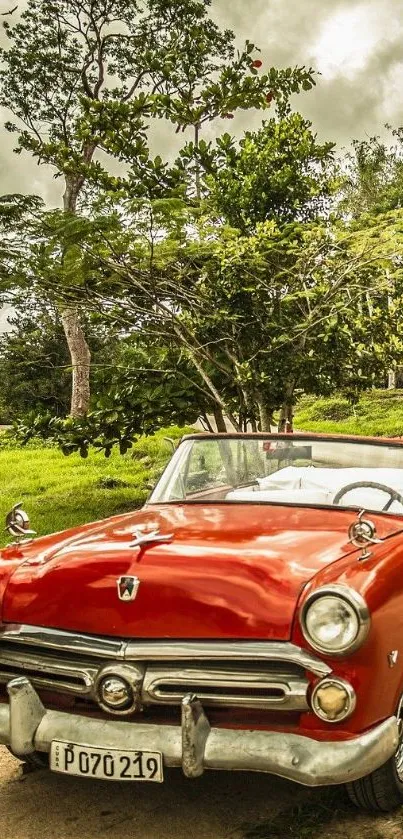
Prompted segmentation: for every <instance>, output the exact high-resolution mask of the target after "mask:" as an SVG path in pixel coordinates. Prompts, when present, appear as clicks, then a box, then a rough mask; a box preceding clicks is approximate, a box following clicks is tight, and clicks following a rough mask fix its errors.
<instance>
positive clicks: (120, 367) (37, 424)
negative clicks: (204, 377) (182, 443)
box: [15, 337, 211, 458]
mask: <svg viewBox="0 0 403 839" xmlns="http://www.w3.org/2000/svg"><path fill="white" fill-rule="evenodd" d="M112 350H114V352H113V356H112V355H110V357H109V364H107V365H102V364H100V366H99V368H97V370H96V373H95V376H96V379H95V391H96V392H97V393H98V394H99V396H98V397H97V398H94V405H93V408H92V410H90V412H89V413H88V414H87V416H86V417H80V418H72V417H68V418H67V419H66V418H64V417H58V416H56V415H55V412H54V411H52V412H48V413H45V412H42V413H41V414H39V415H38V414H37V413H36V412H35V411H34V412H32V413H31V414H26V415H25V416H22V417H21V418H20V419H17V421H16V423H15V434H16V436H17V438H18V439H19V440H21V441H22V442H23V443H27V442H28V441H29V440H31V439H32V438H35V437H40V438H42V439H44V440H47V441H50V442H52V443H55V444H57V445H59V446H60V448H61V449H62V451H63V453H64V454H65V455H70V454H72V453H74V452H79V454H80V455H81V457H83V458H87V457H88V454H89V448H90V446H94V447H95V448H96V449H98V450H99V451H102V452H104V454H105V456H106V457H110V456H111V453H112V450H113V448H114V447H115V446H116V447H118V449H119V451H120V454H122V455H124V454H126V453H127V452H128V451H129V450H131V449H132V447H133V443H135V442H136V438H137V436H139V435H142V434H152V433H154V432H155V431H156V430H158V429H159V428H161V427H164V426H165V425H167V424H168V423H174V424H176V425H180V426H183V425H185V424H191V423H194V422H196V421H197V418H198V417H199V415H200V414H203V413H206V412H207V411H208V408H209V407H211V401H210V400H209V395H208V394H207V395H206V394H205V393H204V392H203V389H202V387H201V384H200V383H199V384H197V382H194V381H193V380H192V378H191V374H192V372H193V371H192V370H191V369H189V364H188V363H186V359H181V357H180V355H179V354H178V352H175V351H174V350H169V348H167V347H158V346H152V345H147V344H146V343H145V342H144V341H143V342H142V341H141V339H139V338H138V337H137V338H132V339H129V338H128V339H126V340H124V341H122V342H121V344H120V345H118V346H116V347H115V348H113V347H111V351H112Z"/></svg>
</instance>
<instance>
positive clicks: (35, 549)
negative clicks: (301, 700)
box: [0, 435, 403, 740]
mask: <svg viewBox="0 0 403 839" xmlns="http://www.w3.org/2000/svg"><path fill="white" fill-rule="evenodd" d="M315 436H316V435H315ZM322 439H323V438H322ZM326 439H329V440H330V439H331V438H326ZM336 439H340V438H336ZM345 439H346V440H348V439H350V440H354V438H345ZM361 441H362V438H361ZM365 442H370V441H369V440H368V438H366V439H365ZM356 518H357V513H356V511H354V510H346V509H337V508H310V507H303V508H302V507H295V506H280V505H276V504H270V505H269V504H264V503H263V504H257V503H228V504H222V503H221V504H220V503H215V502H211V503H187V504H182V503H172V504H159V505H148V506H146V507H145V508H144V509H143V510H140V511H138V512H136V513H133V514H128V515H124V516H118V517H114V518H112V519H108V520H106V521H102V522H97V523H95V524H90V525H86V526H84V527H80V528H75V529H72V530H71V531H66V532H65V533H61V534H54V535H52V536H47V537H44V538H42V539H37V540H35V541H33V542H32V543H30V544H27V545H23V546H21V547H13V548H6V549H4V550H3V552H0V559H2V561H1V562H0V600H1V602H2V612H1V619H2V622H3V623H11V624H18V623H25V624H30V625H36V626H43V627H50V628H55V629H64V630H71V631H76V632H83V633H88V634H92V635H101V636H117V637H125V638H150V639H152V638H153V639H156V638H160V639H163V638H170V639H179V638H180V639H187V638H188V639H203V638H205V639H220V638H221V639H245V640H252V639H259V640H283V641H286V640H291V641H292V642H293V643H295V644H297V645H299V646H302V647H304V648H306V649H309V645H308V643H307V642H306V640H305V639H304V637H303V635H302V632H301V629H300V625H299V621H298V613H299V608H300V605H301V603H302V602H303V600H304V598H305V597H306V596H307V594H308V593H309V592H310V591H312V590H313V589H315V588H319V587H320V586H322V585H325V584H329V583H330V584H331V583H338V584H340V583H341V584H346V585H348V586H350V587H351V588H353V589H355V590H356V591H358V592H360V593H361V594H362V595H363V597H364V598H365V600H366V602H367V605H368V607H369V610H370V613H371V629H370V632H369V635H368V637H367V639H366V641H365V643H364V644H363V646H362V647H361V648H360V649H358V650H357V651H356V652H354V653H353V654H350V655H347V656H346V657H340V658H333V659H330V658H327V657H326V656H324V655H320V654H318V653H314V654H315V655H316V656H317V657H318V658H322V659H323V660H324V661H326V662H327V663H329V665H330V666H331V667H332V669H333V671H334V673H335V674H337V675H340V676H342V677H344V678H346V679H347V680H348V681H349V682H350V683H351V684H352V685H353V687H354V688H355V690H356V693H357V707H356V710H355V712H354V713H353V715H352V716H351V717H350V718H349V719H348V720H347V721H345V722H344V723H339V724H333V725H329V724H327V723H325V722H322V721H321V720H320V719H318V718H317V717H316V716H315V715H314V714H312V713H305V714H302V715H301V716H300V718H299V720H298V723H296V724H295V723H294V722H292V721H286V720H285V719H284V722H283V723H276V725H275V727H276V728H278V727H281V728H282V729H283V730H295V725H296V726H297V730H298V731H299V732H300V733H301V734H304V733H308V734H310V735H311V736H314V737H316V738H318V739H321V738H322V739H325V738H326V739H335V740H337V739H343V738H349V737H351V736H353V735H355V734H356V733H358V732H362V731H365V730H366V729H368V728H370V727H371V726H373V725H375V724H376V723H378V722H380V721H382V720H383V719H385V718H387V717H388V716H390V715H391V714H393V713H395V711H396V707H397V703H398V700H399V698H400V696H401V695H402V692H403V647H402V638H403V518H402V517H401V516H397V515H396V516H393V515H382V514H376V513H371V519H372V520H373V521H374V523H375V525H376V528H377V536H378V537H380V538H381V539H382V540H384V541H383V542H382V543H381V544H377V545H375V546H373V547H372V548H371V556H370V558H368V559H365V560H364V561H361V560H360V554H361V552H360V551H359V550H357V549H356V548H354V547H353V546H352V545H351V544H350V542H349V539H348V530H349V527H350V525H351V524H352V523H353V522H354V521H355V520H356ZM141 525H143V526H146V527H147V528H150V529H158V530H159V531H160V533H163V534H172V539H171V540H170V541H168V542H167V543H165V544H148V545H146V546H144V547H141V548H138V547H137V548H131V547H130V543H131V542H132V541H133V532H134V529H135V528H137V527H139V526H141ZM128 574H133V575H135V576H137V577H138V578H139V579H140V587H139V591H138V595H137V597H136V599H135V600H134V601H133V602H122V601H120V600H119V598H118V595H117V580H118V578H119V577H120V576H121V575H128ZM392 651H397V652H398V653H399V656H398V660H397V664H396V666H394V667H391V666H390V659H389V654H390V653H391V652H392ZM310 678H311V680H312V683H313V684H314V683H315V677H313V676H312V675H311V676H310ZM248 714H249V712H248V711H245V713H244V725H245V727H246V726H247V724H248ZM225 724H226V725H229V724H230V723H229V721H228V716H227V717H226V723H225ZM233 724H234V727H239V726H242V723H241V722H239V712H234V723H233ZM254 727H256V726H255V724H254ZM261 727H262V728H264V727H267V728H273V727H274V726H273V724H272V723H270V722H265V720H262V723H261Z"/></svg>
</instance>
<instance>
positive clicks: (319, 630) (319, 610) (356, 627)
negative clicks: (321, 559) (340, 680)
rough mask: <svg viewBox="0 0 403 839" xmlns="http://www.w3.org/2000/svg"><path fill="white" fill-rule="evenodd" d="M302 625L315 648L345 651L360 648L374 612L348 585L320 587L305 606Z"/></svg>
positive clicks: (336, 653)
mask: <svg viewBox="0 0 403 839" xmlns="http://www.w3.org/2000/svg"><path fill="white" fill-rule="evenodd" d="M300 620H301V628H302V632H303V633H304V637H305V638H306V640H307V641H308V643H309V644H310V646H311V647H313V649H314V650H318V652H321V653H327V654H328V655H344V654H345V653H351V652H353V651H354V650H356V649H358V647H360V646H361V644H362V643H363V642H364V640H365V638H366V637H367V635H368V631H369V627H370V616H369V611H368V607H367V604H366V603H365V600H364V598H363V597H361V595H360V594H358V592H356V591H354V589H350V588H348V587H347V586H342V585H332V586H324V587H323V588H320V589H317V590H316V591H314V592H312V594H310V595H309V597H307V599H306V601H305V603H304V604H303V606H302V610H301V616H300Z"/></svg>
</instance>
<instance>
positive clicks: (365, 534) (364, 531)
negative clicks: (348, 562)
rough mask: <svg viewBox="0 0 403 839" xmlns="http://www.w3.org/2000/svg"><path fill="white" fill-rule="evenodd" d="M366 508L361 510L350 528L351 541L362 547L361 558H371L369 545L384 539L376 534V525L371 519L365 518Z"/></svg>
mask: <svg viewBox="0 0 403 839" xmlns="http://www.w3.org/2000/svg"><path fill="white" fill-rule="evenodd" d="M363 516H365V510H361V512H360V513H359V515H358V519H357V521H354V522H353V523H352V524H351V525H350V527H349V530H348V536H349V542H350V543H351V544H352V545H354V547H355V548H362V554H361V556H360V559H369V557H370V556H371V552H370V551H369V550H368V546H369V545H379V544H380V543H381V542H382V539H378V538H377V535H376V526H375V524H374V522H373V521H371V520H370V519H364V518H363Z"/></svg>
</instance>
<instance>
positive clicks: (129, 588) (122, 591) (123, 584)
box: [116, 577, 140, 601]
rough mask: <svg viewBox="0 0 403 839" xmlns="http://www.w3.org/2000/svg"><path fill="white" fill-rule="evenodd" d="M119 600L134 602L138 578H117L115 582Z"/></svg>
mask: <svg viewBox="0 0 403 839" xmlns="http://www.w3.org/2000/svg"><path fill="white" fill-rule="evenodd" d="M116 585H117V587H118V597H119V600H125V601H129V600H135V599H136V597H137V592H138V590H139V585H140V580H139V578H138V577H119V579H118V580H116Z"/></svg>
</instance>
